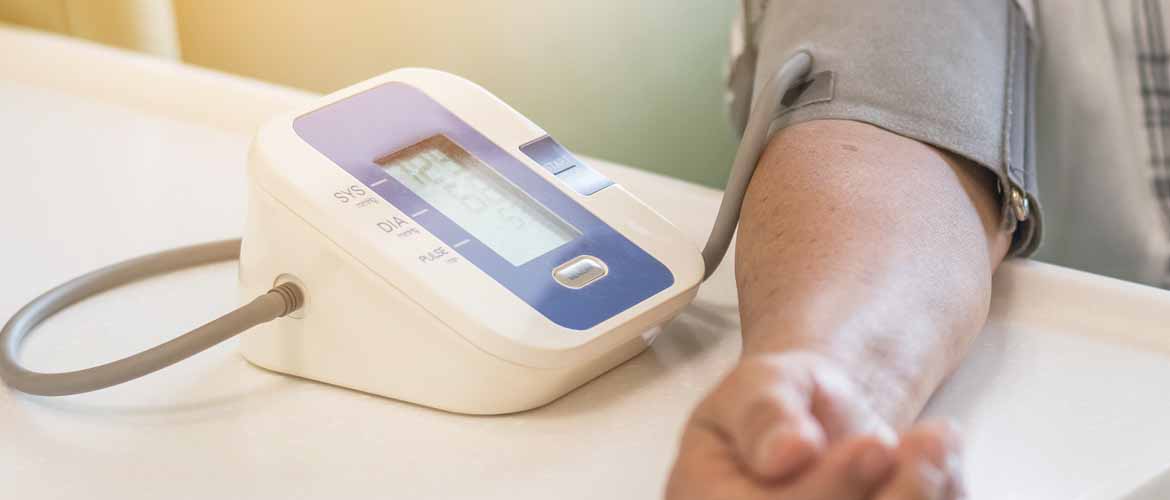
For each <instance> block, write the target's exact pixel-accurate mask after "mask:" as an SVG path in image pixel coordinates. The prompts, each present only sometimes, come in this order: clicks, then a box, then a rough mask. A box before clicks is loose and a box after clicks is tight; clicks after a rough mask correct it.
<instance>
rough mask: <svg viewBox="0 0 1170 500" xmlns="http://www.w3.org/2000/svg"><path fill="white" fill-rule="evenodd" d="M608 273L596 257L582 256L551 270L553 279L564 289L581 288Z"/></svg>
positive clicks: (603, 264)
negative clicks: (564, 287) (563, 286)
mask: <svg viewBox="0 0 1170 500" xmlns="http://www.w3.org/2000/svg"><path fill="white" fill-rule="evenodd" d="M608 272H609V269H608V268H606V266H605V263H604V262H601V259H598V258H597V257H591V256H588V255H582V256H580V257H577V258H575V259H573V260H570V261H568V262H566V263H564V264H561V265H560V266H559V267H557V268H556V269H554V270H553V277H554V278H556V280H557V281H558V282H560V284H562V285H565V286H566V287H569V288H573V289H577V288H583V287H584V286H585V285H588V284H590V283H592V282H594V281H596V280H597V279H598V278H600V277H602V276H605V274H606V273H608Z"/></svg>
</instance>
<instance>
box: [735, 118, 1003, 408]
mask: <svg viewBox="0 0 1170 500" xmlns="http://www.w3.org/2000/svg"><path fill="white" fill-rule="evenodd" d="M993 179H994V178H993V177H991V176H990V175H989V174H987V173H986V172H983V171H980V170H979V169H977V168H976V167H974V166H971V165H967V164H965V163H964V162H963V161H962V160H960V159H957V158H955V157H953V156H951V155H948V154H945V153H943V152H940V151H938V150H936V149H934V148H931V147H929V146H925V145H922V144H921V143H918V142H916V141H913V140H910V139H906V138H903V137H900V136H897V135H894V134H892V133H889V132H886V131H884V130H881V129H878V128H876V127H872V126H869V125H864V124H860V123H857V122H847V121H816V122H808V123H804V124H800V125H797V126H794V127H789V128H787V129H785V130H782V131H781V132H779V133H778V134H777V135H776V137H774V138H773V139H772V141H771V144H770V145H769V148H768V150H767V152H766V153H765V155H764V157H763V158H762V159H761V162H760V165H759V168H758V170H757V172H756V174H755V175H754V177H753V179H752V182H751V186H750V188H749V190H748V194H747V197H746V199H745V201H744V208H743V216H742V221H741V224H740V232H739V240H738V243H737V251H736V260H737V262H736V273H737V281H738V284H739V295H740V314H741V317H742V323H743V332H744V355H745V356H753V355H759V354H766V353H774V352H780V351H792V350H810V351H815V352H819V353H822V354H825V355H826V356H828V357H830V358H832V359H834V360H836V361H838V362H840V363H842V364H843V365H844V366H846V367H847V369H848V370H849V371H850V372H851V375H853V376H854V377H855V380H856V382H857V383H858V384H859V385H861V386H862V387H864V388H865V390H866V392H868V396H869V399H870V400H871V401H870V403H871V404H872V405H873V407H874V409H875V410H876V411H877V412H878V413H879V414H880V415H882V416H883V417H884V418H886V419H887V421H888V422H889V423H891V424H893V425H895V426H897V427H901V426H903V425H905V424H907V423H908V422H909V421H910V420H911V419H913V417H914V416H915V415H917V413H918V412H919V411H920V410H921V407H922V405H924V404H925V402H926V400H927V399H928V398H929V395H930V393H931V392H932V391H933V390H934V389H935V388H936V387H937V385H938V384H939V383H940V382H941V380H942V379H943V378H944V377H945V376H946V375H947V374H948V372H949V371H950V370H951V369H953V367H954V365H955V364H956V363H957V361H958V359H959V358H960V357H961V356H962V354H963V353H964V352H965V350H966V348H967V345H968V343H969V342H970V340H971V339H972V338H973V337H974V336H975V335H976V334H977V333H978V331H979V330H980V329H981V327H982V325H983V323H984V321H985V319H986V315H987V308H988V303H989V300H990V290H991V274H992V272H993V271H994V269H995V267H996V266H997V265H998V264H999V262H1000V261H1001V260H1002V259H1003V256H1004V254H1005V252H1006V250H1007V247H1008V244H1009V235H1008V234H1007V233H1006V232H1004V231H1002V230H1001V229H1000V227H999V220H1000V219H999V214H1000V212H999V208H998V205H997V202H996V200H995V197H994V194H993V193H994V188H993Z"/></svg>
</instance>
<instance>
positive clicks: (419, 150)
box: [377, 135, 581, 266]
mask: <svg viewBox="0 0 1170 500" xmlns="http://www.w3.org/2000/svg"><path fill="white" fill-rule="evenodd" d="M377 163H378V164H379V165H381V166H382V168H383V169H384V170H385V171H386V173H388V174H389V175H390V176H391V177H393V178H394V179H396V180H397V181H398V182H401V183H402V184H403V185H404V186H406V188H407V189H410V190H411V191H413V192H414V194H416V195H418V196H419V197H420V198H422V199H423V200H424V201H426V202H427V203H429V204H431V206H433V207H435V209H436V210H438V211H439V212H440V213H442V214H443V215H445V216H447V218H449V219H451V220H452V221H454V222H455V223H456V224H458V225H459V226H461V227H463V229H464V230H466V231H467V232H468V233H471V235H472V236H474V237H475V238H476V239H478V240H479V241H481V242H483V244H484V245H487V247H488V248H491V249H492V251H494V252H496V253H497V254H499V255H500V256H501V257H503V258H504V259H505V260H507V261H508V262H510V263H512V265H514V266H520V265H523V264H524V263H526V262H529V261H531V260H532V259H535V258H537V257H539V256H541V255H544V254H546V253H548V252H549V251H551V250H553V249H555V248H557V247H560V246H561V245H564V244H565V243H568V242H570V241H572V240H573V239H574V238H576V237H578V236H580V235H581V232H580V231H578V230H577V229H576V228H574V227H573V226H570V225H569V224H568V223H567V222H565V221H564V220H562V219H561V218H560V217H557V215H556V214H554V213H553V212H551V211H549V210H548V209H547V208H545V207H544V206H543V205H541V204H540V203H538V202H537V201H536V200H534V199H532V197H530V196H528V194H526V193H525V192H524V191H522V190H521V189H520V188H518V187H516V186H515V185H513V184H512V183H511V182H509V181H508V180H507V179H505V178H504V177H503V176H502V175H500V174H499V173H498V172H496V171H495V170H494V169H492V168H491V167H489V166H487V165H486V164H484V163H483V162H482V161H480V160H479V159H478V158H476V157H475V156H473V155H472V154H471V153H468V152H467V151H466V150H464V149H463V148H462V147H460V146H459V145H458V144H455V143H454V142H453V141H451V140H450V139H448V138H447V137H446V136H443V135H436V136H433V137H431V138H428V139H426V140H424V141H422V142H419V143H417V144H415V145H413V146H410V147H408V148H405V149H403V150H401V151H398V152H396V153H393V154H391V155H389V156H386V157H384V158H381V159H379V160H378V161H377Z"/></svg>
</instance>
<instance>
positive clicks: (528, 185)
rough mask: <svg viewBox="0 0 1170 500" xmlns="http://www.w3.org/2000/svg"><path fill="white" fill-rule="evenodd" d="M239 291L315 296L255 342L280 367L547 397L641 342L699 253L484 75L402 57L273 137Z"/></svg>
mask: <svg viewBox="0 0 1170 500" xmlns="http://www.w3.org/2000/svg"><path fill="white" fill-rule="evenodd" d="M248 173H249V199H250V202H249V205H248V214H247V223H246V229H245V233H244V239H243V247H242V249H241V258H240V286H241V290H242V293H243V295H244V296H245V297H253V296H256V295H257V294H259V293H263V292H264V291H266V290H268V289H270V288H272V287H273V285H274V284H278V283H279V282H281V281H282V280H295V282H296V283H297V284H298V285H301V287H302V289H303V290H305V294H306V297H305V304H304V306H303V307H302V309H301V310H300V311H298V313H296V314H295V315H294V317H291V318H284V319H282V320H279V321H274V322H271V323H267V324H264V325H261V326H259V327H257V328H255V329H253V330H251V331H249V332H248V333H246V334H245V335H244V337H243V341H242V347H243V354H244V356H245V357H246V358H247V359H248V360H250V361H251V362H253V363H255V364H257V365H260V366H263V367H265V368H269V369H272V370H275V371H279V372H284V373H289V374H293V375H298V376H301V377H305V378H310V379H315V380H322V381H325V382H329V383H332V384H336V385H341V386H345V387H350V388H353V389H358V390H361V391H365V392H370V393H374V394H379V395H383V396H388V397H392V398H395V399H401V400H406V401H410V402H414V403H418V404H422V405H426V406H432V407H436V408H441V409H444V410H450V411H455V412H460V413H506V412H513V411H518V410H524V409H528V408H532V407H535V406H540V405H542V404H544V403H547V402H549V401H551V400H553V399H555V398H557V397H558V396H560V395H562V394H564V393H566V392H568V391H569V390H571V389H573V388H575V387H577V386H579V385H581V384H582V383H584V382H586V381H588V380H590V379H592V378H594V377H596V376H598V375H599V374H601V373H603V372H605V371H606V370H609V369H610V368H613V367H614V366H616V365H618V364H619V363H621V362H623V361H625V360H627V359H629V358H630V357H632V356H634V355H636V354H638V353H639V352H641V351H642V350H643V349H644V348H645V347H646V346H647V344H648V342H649V341H650V339H651V338H652V337H653V335H654V333H655V332H656V329H657V327H658V326H659V325H661V324H662V323H664V322H665V321H667V320H668V319H670V318H671V317H673V316H674V315H675V314H677V313H678V312H679V310H680V309H682V308H683V307H684V306H686V305H687V304H688V303H689V302H690V300H691V298H692V297H693V296H694V295H695V293H696V291H697V290H698V285H699V283H700V281H701V280H702V278H703V272H704V264H703V261H702V259H701V257H700V253H699V250H698V248H696V247H695V246H694V244H693V243H692V242H691V241H689V240H688V239H687V238H686V237H684V236H683V235H682V233H681V232H680V231H679V230H678V229H677V228H676V227H675V226H673V225H672V224H671V223H670V222H668V221H667V220H666V219H664V218H662V216H660V215H659V214H658V213H657V212H655V211H654V210H653V209H651V208H650V207H648V206H646V205H645V204H644V203H642V202H641V201H640V200H639V199H638V198H637V197H635V196H633V195H632V194H630V193H629V192H628V191H626V190H625V189H624V188H623V187H622V186H621V185H620V184H616V183H614V182H613V181H612V180H610V179H608V178H607V177H605V176H604V175H603V174H602V173H600V172H598V171H597V170H595V169H593V168H591V167H590V166H589V165H588V164H586V163H585V162H582V161H581V160H580V159H579V158H577V157H575V156H574V155H572V154H571V153H569V152H568V151H567V150H566V149H565V148H564V147H563V146H561V145H560V144H559V143H558V142H557V141H556V140H555V139H554V138H552V137H551V136H549V135H548V134H547V133H546V132H545V131H544V130H542V129H541V128H540V127H538V126H537V125H535V124H534V123H532V122H531V121H529V120H528V119H526V118H525V117H524V116H523V115H521V114H520V113H518V112H517V111H516V110H514V109H512V108H511V107H510V106H508V105H507V104H505V103H504V102H503V101H501V100H499V99H498V98H496V97H494V96H493V95H492V94H490V93H488V92H487V91H486V90H484V89H483V88H481V87H479V86H478V85H475V84H473V83H471V82H469V81H467V80H464V79H462V78H459V77H456V76H453V75H450V74H447V73H443V72H439V71H433V70H423V69H405V70H399V71H395V72H392V73H389V74H386V75H384V76H382V77H380V78H377V79H374V80H371V81H368V82H365V83H362V84H360V85H357V86H354V87H351V88H348V89H345V90H342V91H340V92H337V93H334V94H332V95H330V96H328V97H326V98H324V99H323V100H322V101H321V102H319V103H317V104H315V105H314V106H312V107H310V108H308V109H302V110H297V111H295V112H292V113H290V114H288V115H286V116H283V117H281V118H278V119H275V120H273V121H272V122H270V123H269V124H267V125H266V126H264V127H263V129H262V130H261V131H260V132H259V134H258V135H257V138H256V140H255V142H254V144H253V146H252V150H251V154H250V158H249V164H248Z"/></svg>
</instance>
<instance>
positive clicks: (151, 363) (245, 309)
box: [0, 239, 304, 396]
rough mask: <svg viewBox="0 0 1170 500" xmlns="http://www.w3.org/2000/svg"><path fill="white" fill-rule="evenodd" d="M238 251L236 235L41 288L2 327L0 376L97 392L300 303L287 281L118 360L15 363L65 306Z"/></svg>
mask: <svg viewBox="0 0 1170 500" xmlns="http://www.w3.org/2000/svg"><path fill="white" fill-rule="evenodd" d="M239 255H240V240H238V239H236V240H226V241H218V242H213V243H204V244H201V245H194V246H189V247H184V248H177V249H174V250H167V251H165V252H159V253H155V254H150V255H146V256H142V257H138V258H135V259H130V260H127V261H123V262H119V263H117V264H113V265H110V266H106V267H103V268H101V269H98V270H96V271H93V272H90V273H87V274H85V275H83V276H79V277H77V278H74V279H73V280H70V281H69V282H67V283H64V284H62V285H59V286H57V287H56V288H53V289H52V290H49V291H48V292H45V293H44V294H42V295H41V296H40V297H37V298H36V299H34V300H33V301H32V302H29V303H28V305H26V306H24V307H22V308H21V309H20V311H18V312H17V313H16V315H14V316H13V317H12V318H11V319H9V320H8V323H7V324H5V325H4V329H3V330H0V379H3V380H4V383H5V384H7V385H8V386H9V387H11V388H13V389H16V390H18V391H22V392H27V393H29V394H37V395H41V396H63V395H67V394H78V393H82V392H89V391H95V390H98V389H103V388H106V387H110V386H112V385H117V384H120V383H122V382H126V381H129V380H133V379H136V378H138V377H141V376H143V375H146V374H149V373H152V372H154V371H156V370H160V369H162V368H166V367H168V366H170V365H173V364H175V363H177V362H179V361H182V360H183V359H186V358H188V357H191V356H192V355H194V354H197V353H200V352H202V351H204V350H205V349H207V348H209V347H211V346H213V345H215V344H218V343H220V342H223V341H224V340H227V339H229V338H232V337H234V336H236V335H238V334H240V333H242V332H243V331H245V330H247V329H249V328H252V327H253V326H256V325H259V324H261V323H265V322H268V321H271V320H273V319H276V318H279V317H281V316H284V315H286V314H289V313H291V312H293V311H295V310H297V309H298V308H300V307H301V305H302V304H303V302H304V295H303V293H302V291H301V290H300V289H299V288H297V287H296V286H295V285H293V284H291V283H286V284H283V285H280V286H278V287H276V288H274V289H272V290H271V291H269V292H268V293H266V294H264V295H261V296H260V297H257V298H256V299H254V300H252V301H251V302H250V303H248V304H245V305H244V306H242V307H240V308H239V309H236V310H234V311H232V312H230V313H228V314H226V315H224V316H222V317H220V318H219V319H216V320H214V321H212V322H210V323H207V324H205V325H203V326H201V327H199V328H196V329H194V330H192V331H190V332H189V333H185V334H183V335H181V336H179V337H177V338H175V339H173V340H171V341H169V342H166V343H164V344H162V345H159V346H156V347H152V348H150V349H147V350H145V351H142V352H140V353H138V354H135V355H133V356H130V357H127V358H123V359H120V360H118V361H114V362H111V363H107V364H104V365H101V366H95V367H93V368H86V369H84V370H77V371H73V372H65V373H39V372H34V371H31V370H28V369H26V368H24V367H22V366H21V365H20V363H19V362H18V359H19V351H20V345H21V342H22V341H23V340H24V338H25V337H26V336H27V335H28V334H29V332H31V331H32V330H33V329H34V328H36V327H37V325H39V324H40V323H41V322H42V321H44V320H45V319H47V318H49V317H50V316H52V315H54V314H56V313H57V312H59V311H61V310H62V309H65V308H66V307H69V306H71V305H73V304H76V303H78V302H80V301H82V300H85V299H86V298H88V297H92V296H94V295H97V294H99V293H101V292H104V291H106V290H110V289H112V288H116V287H119V286H122V285H125V284H128V283H132V282H135V281H138V280H141V279H143V278H147V277H150V276H154V275H158V274H163V273H168V272H171V271H176V270H179V269H183V268H187V267H194V266H200V265H204V264H210V263H213V262H219V261H225V260H234V259H237V258H239Z"/></svg>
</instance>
